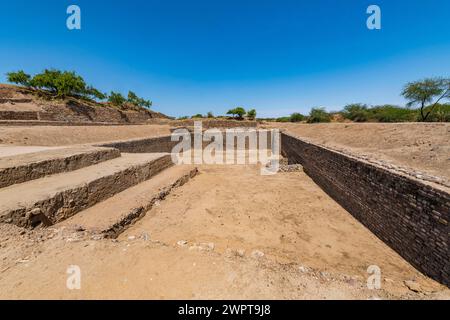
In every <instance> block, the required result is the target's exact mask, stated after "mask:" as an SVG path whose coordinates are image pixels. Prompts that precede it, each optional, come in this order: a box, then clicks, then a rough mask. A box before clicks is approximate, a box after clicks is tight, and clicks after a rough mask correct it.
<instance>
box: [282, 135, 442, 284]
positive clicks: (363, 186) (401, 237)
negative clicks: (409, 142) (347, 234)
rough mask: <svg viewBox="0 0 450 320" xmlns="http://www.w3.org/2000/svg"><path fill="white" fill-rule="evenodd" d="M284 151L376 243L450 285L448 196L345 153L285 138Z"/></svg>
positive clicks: (439, 190)
mask: <svg viewBox="0 0 450 320" xmlns="http://www.w3.org/2000/svg"><path fill="white" fill-rule="evenodd" d="M281 144H282V152H283V154H284V155H285V156H287V157H288V158H289V161H290V162H292V163H300V164H302V165H303V167H304V170H305V172H306V173H307V174H308V175H309V176H310V177H311V178H312V179H313V180H314V181H315V182H316V183H317V184H318V185H319V186H320V187H321V188H322V189H323V190H324V191H326V192H327V193H328V194H329V195H330V196H331V197H332V198H333V199H334V200H336V201H337V202H338V203H339V204H340V205H342V207H344V208H345V209H346V210H347V211H349V212H350V213H351V214H352V215H353V216H354V217H355V218H356V219H358V220H359V221H360V222H361V223H362V224H363V225H365V226H366V227H367V228H368V229H370V230H371V231H372V232H373V233H374V234H375V235H376V236H377V237H378V238H380V239H381V240H383V241H384V242H385V243H386V244H387V245H389V246H390V247H391V248H392V249H394V250H395V251H396V252H397V253H399V254H400V255H401V256H402V257H403V258H404V259H405V260H407V261H408V262H409V263H411V264H412V265H413V266H415V267H416V268H417V269H418V270H420V271H421V272H423V273H424V274H426V275H428V276H429V277H431V278H433V279H435V280H437V281H439V282H441V283H443V284H445V285H447V286H450V245H449V236H450V226H449V221H450V193H449V192H448V191H447V189H446V188H445V187H439V186H434V185H433V184H427V183H425V182H422V181H420V180H416V179H413V178H410V177H407V176H404V175H401V174H399V173H397V172H393V171H390V170H387V169H384V168H381V167H377V166H375V165H373V164H370V163H367V162H364V161H362V160H359V159H356V158H353V157H351V156H348V155H345V154H343V153H340V152H337V151H333V150H330V149H327V148H325V147H321V146H318V145H315V144H312V143H309V142H305V141H302V140H300V139H298V138H295V137H293V136H290V135H288V134H282V143H281Z"/></svg>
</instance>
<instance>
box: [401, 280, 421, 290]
mask: <svg viewBox="0 0 450 320" xmlns="http://www.w3.org/2000/svg"><path fill="white" fill-rule="evenodd" d="M404 283H405V286H406V287H407V288H408V289H409V290H411V291H413V292H422V288H421V286H420V285H419V284H418V283H417V282H415V281H411V280H407V281H405V282H404Z"/></svg>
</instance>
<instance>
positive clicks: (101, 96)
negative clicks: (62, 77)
mask: <svg viewBox="0 0 450 320" xmlns="http://www.w3.org/2000/svg"><path fill="white" fill-rule="evenodd" d="M85 95H86V96H88V97H90V98H93V99H98V100H105V99H106V98H107V97H108V95H107V94H106V93H103V92H100V91H99V90H97V89H95V88H94V87H92V86H88V87H87V88H86V92H85Z"/></svg>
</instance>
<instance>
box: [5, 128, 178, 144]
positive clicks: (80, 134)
mask: <svg viewBox="0 0 450 320" xmlns="http://www.w3.org/2000/svg"><path fill="white" fill-rule="evenodd" d="M166 135H170V126H168V125H126V126H125V125H124V126H28V127H25V126H14V127H12V126H11V127H10V126H0V144H3V145H17V146H65V145H74V144H84V143H95V142H103V141H115V140H125V139H136V138H148V137H156V136H166Z"/></svg>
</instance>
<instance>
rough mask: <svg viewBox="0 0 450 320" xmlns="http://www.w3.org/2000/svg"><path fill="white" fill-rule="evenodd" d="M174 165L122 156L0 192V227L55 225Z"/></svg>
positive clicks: (157, 158)
mask: <svg viewBox="0 0 450 320" xmlns="http://www.w3.org/2000/svg"><path fill="white" fill-rule="evenodd" d="M171 165H172V159H171V157H170V154H167V153H152V154H149V153H140V154H128V153H123V154H122V155H121V157H119V158H116V159H112V160H109V161H105V162H102V163H99V164H96V165H93V166H89V167H85V168H82V169H78V170H75V171H71V172H65V173H60V174H55V175H52V176H48V177H44V178H41V179H37V180H32V181H28V182H24V183H21V184H16V185H12V186H9V187H6V188H3V189H0V223H2V222H5V223H13V224H15V225H18V226H21V227H36V226H38V225H40V224H43V225H53V224H55V223H58V222H61V221H63V220H65V219H67V218H69V217H71V216H73V215H74V214H76V213H78V212H80V211H82V210H84V209H87V208H89V207H91V206H93V205H95V204H96V203H98V202H100V201H103V200H105V199H107V198H109V197H111V196H113V195H115V194H116V193H119V192H121V191H123V190H125V189H127V188H130V187H132V186H134V185H136V184H138V183H140V182H143V181H145V180H147V179H149V178H150V177H152V176H153V175H155V174H157V173H159V172H160V171H162V170H164V169H165V168H167V167H169V166H171Z"/></svg>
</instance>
